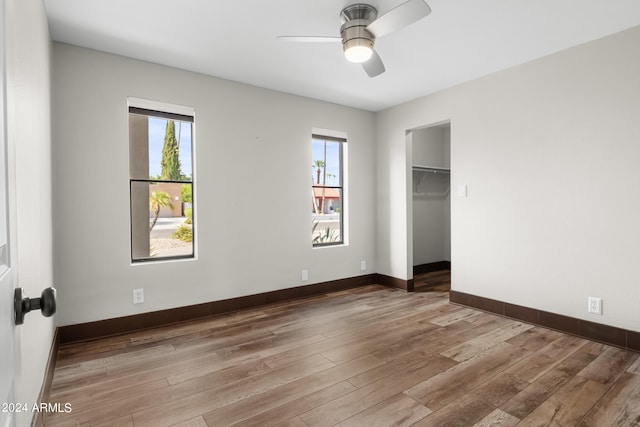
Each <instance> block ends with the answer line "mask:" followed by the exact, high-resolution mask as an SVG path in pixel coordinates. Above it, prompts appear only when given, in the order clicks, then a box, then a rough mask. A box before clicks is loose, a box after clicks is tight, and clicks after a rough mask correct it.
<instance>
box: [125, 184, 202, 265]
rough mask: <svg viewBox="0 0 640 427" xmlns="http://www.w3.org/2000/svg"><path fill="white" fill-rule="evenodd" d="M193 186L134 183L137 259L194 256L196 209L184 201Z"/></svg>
mask: <svg viewBox="0 0 640 427" xmlns="http://www.w3.org/2000/svg"><path fill="white" fill-rule="evenodd" d="M191 187H192V185H191V184H190V183H188V184H181V183H175V182H171V183H169V182H157V183H149V182H141V181H132V183H131V243H132V257H133V259H134V260H146V259H160V258H175V257H190V256H193V209H192V204H191V202H184V200H185V198H186V197H185V196H186V195H190V193H191Z"/></svg>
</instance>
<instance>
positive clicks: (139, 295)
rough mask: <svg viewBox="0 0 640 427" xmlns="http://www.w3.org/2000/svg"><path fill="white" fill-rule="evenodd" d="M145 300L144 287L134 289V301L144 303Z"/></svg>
mask: <svg viewBox="0 0 640 427" xmlns="http://www.w3.org/2000/svg"><path fill="white" fill-rule="evenodd" d="M143 302H144V290H143V289H134V290H133V303H134V304H142V303H143Z"/></svg>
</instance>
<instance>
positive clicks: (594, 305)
mask: <svg viewBox="0 0 640 427" xmlns="http://www.w3.org/2000/svg"><path fill="white" fill-rule="evenodd" d="M587 310H588V311H589V313H594V314H602V298H596V297H589V307H588V308H587Z"/></svg>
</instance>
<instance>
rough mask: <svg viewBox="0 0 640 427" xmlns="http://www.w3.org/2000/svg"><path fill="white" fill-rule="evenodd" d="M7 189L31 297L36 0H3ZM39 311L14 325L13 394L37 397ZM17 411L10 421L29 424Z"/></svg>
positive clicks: (37, 264)
mask: <svg viewBox="0 0 640 427" xmlns="http://www.w3.org/2000/svg"><path fill="white" fill-rule="evenodd" d="M4 3H5V17H4V18H5V25H6V27H5V28H6V30H5V36H6V39H5V42H6V67H7V69H6V72H7V74H6V76H7V142H8V153H7V154H8V158H7V163H8V187H9V188H8V190H9V205H10V211H9V214H10V236H11V240H10V241H11V245H12V248H11V249H12V254H11V264H12V267H13V273H14V274H15V282H16V286H20V287H22V288H24V292H25V294H26V295H27V296H29V297H39V296H40V293H41V292H42V290H43V289H44V288H46V287H48V286H51V285H53V262H52V255H51V253H52V223H51V203H52V202H51V79H50V73H51V41H50V38H49V27H48V24H47V18H46V15H45V9H44V4H43V2H42V1H41V0H5V1H4ZM54 323H55V319H54V318H45V317H42V316H41V315H40V313H39V312H33V313H30V314H28V315H27V317H26V320H25V323H24V324H23V325H22V326H18V327H16V358H15V359H16V395H15V399H16V402H29V403H34V402H37V398H38V394H39V392H40V387H41V385H42V380H43V378H44V371H45V367H46V362H47V358H48V356H49V350H50V349H51V342H52V339H53V331H54V326H55V325H54ZM31 415H32V414H30V413H18V414H16V416H17V425H18V426H26V425H29V424H30V419H31Z"/></svg>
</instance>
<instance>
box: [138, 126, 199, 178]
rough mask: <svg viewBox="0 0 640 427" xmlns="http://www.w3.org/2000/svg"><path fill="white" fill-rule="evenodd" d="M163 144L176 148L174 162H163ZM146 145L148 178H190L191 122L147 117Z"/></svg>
mask: <svg viewBox="0 0 640 427" xmlns="http://www.w3.org/2000/svg"><path fill="white" fill-rule="evenodd" d="M165 144H166V145H168V148H171V147H175V148H174V149H175V150H177V154H178V156H177V160H178V161H177V163H176V164H174V163H171V162H170V161H164V163H163V159H162V156H163V152H164V151H165V150H164V147H165ZM148 146H149V178H150V179H164V180H182V181H184V180H187V181H190V180H191V123H188V122H182V121H178V120H168V119H163V118H158V117H149V144H148ZM163 168H164V175H163Z"/></svg>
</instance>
